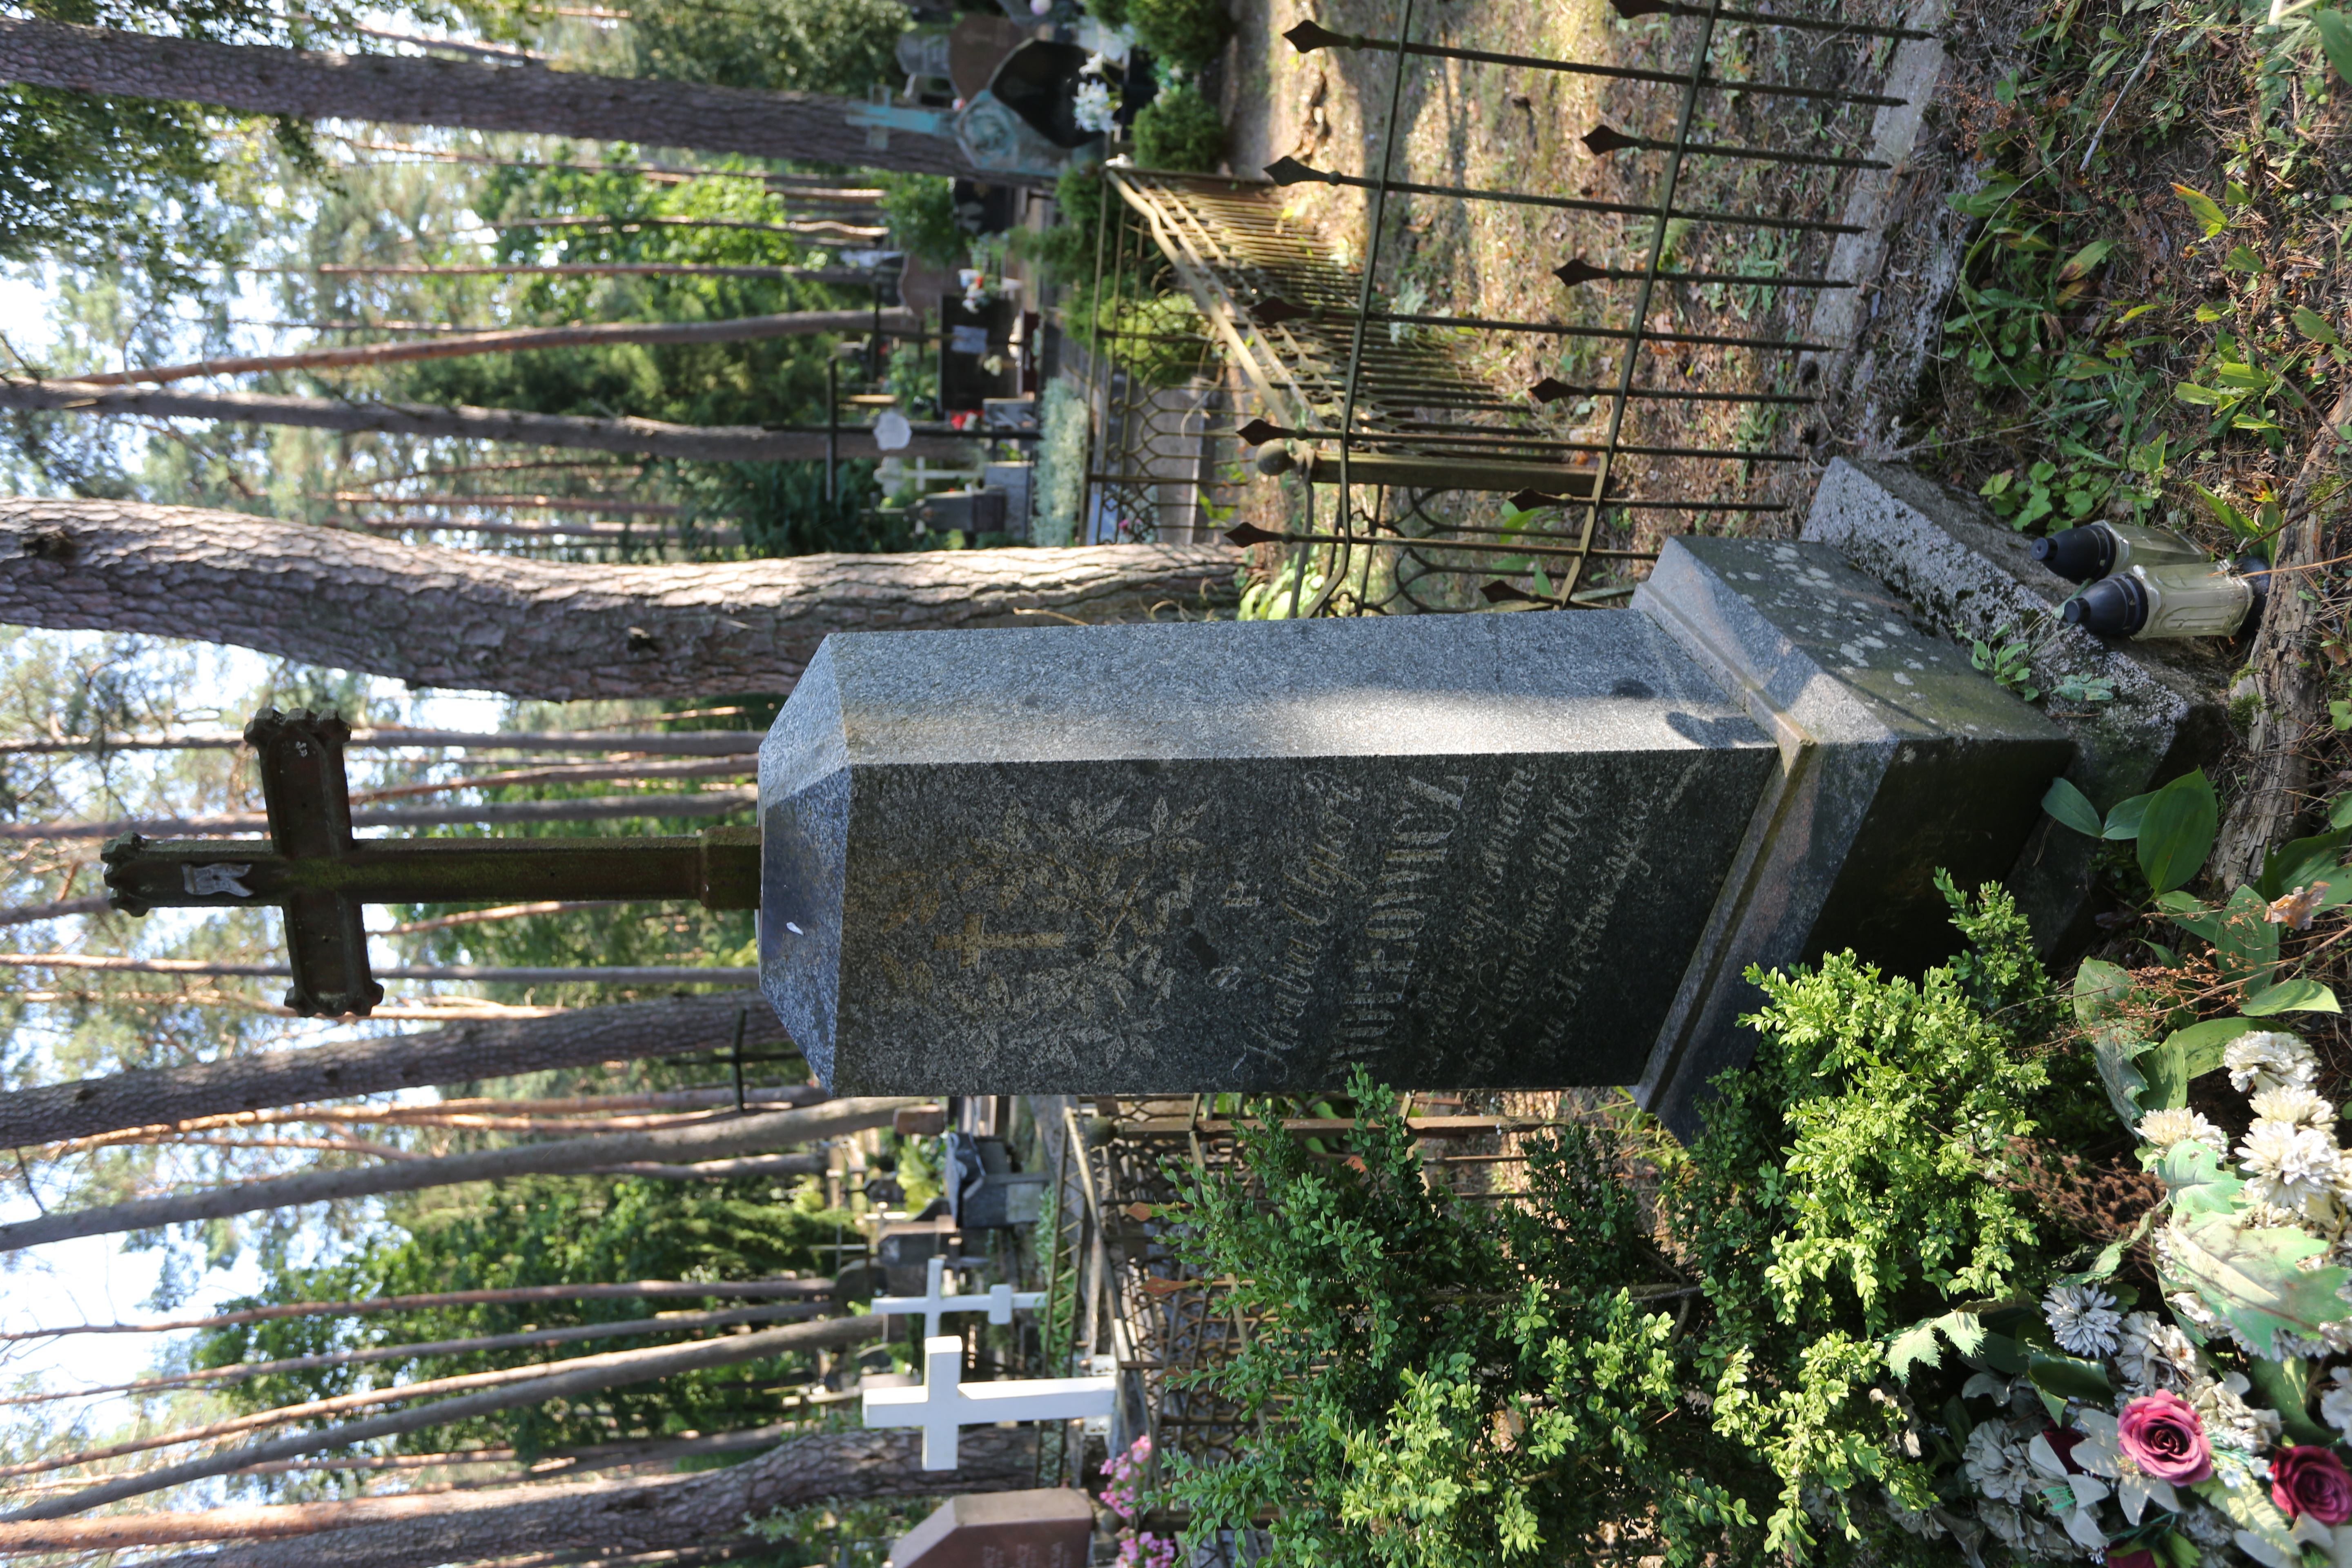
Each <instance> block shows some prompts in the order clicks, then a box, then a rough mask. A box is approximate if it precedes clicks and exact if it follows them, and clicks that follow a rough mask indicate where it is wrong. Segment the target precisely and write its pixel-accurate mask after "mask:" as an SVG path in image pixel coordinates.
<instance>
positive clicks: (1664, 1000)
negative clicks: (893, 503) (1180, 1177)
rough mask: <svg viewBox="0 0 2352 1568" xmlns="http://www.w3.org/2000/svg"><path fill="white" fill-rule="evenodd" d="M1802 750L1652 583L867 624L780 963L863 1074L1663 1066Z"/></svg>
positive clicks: (836, 1047)
mask: <svg viewBox="0 0 2352 1568" xmlns="http://www.w3.org/2000/svg"><path fill="white" fill-rule="evenodd" d="M1778 763H1779V756H1778V752H1776V750H1775V749H1774V747H1773V746H1772V744H1771V743H1770V742H1769V741H1768V740H1767V739H1766V737H1765V736H1764V734H1763V732H1762V731H1759V729H1758V728H1757V727H1756V726H1755V725H1754V724H1753V723H1752V722H1751V721H1749V720H1748V718H1747V717H1746V716H1745V715H1744V714H1743V713H1742V712H1741V711H1740V710H1738V707H1736V706H1735V705H1733V704H1732V703H1731V702H1729V701H1728V700H1727V699H1726V697H1725V696H1724V694H1723V692H1722V690H1721V689H1719V688H1718V687H1717V685H1716V683H1715V682H1714V681H1712V680H1710V679H1708V678H1707V677H1706V675H1705V674H1703V673H1702V672H1701V671H1700V669H1699V668H1698V667H1697V666H1696V664H1694V663H1693V662H1692V661H1691V659H1690V658H1689V657H1688V656H1686V655H1685V654H1684V653H1683V652H1682V651H1681V649H1680V648H1679V647H1676V646H1675V643H1674V642H1673V641H1671V640H1670V639H1669V638H1668V637H1666V636H1665V635H1664V633H1662V632H1661V631H1660V630H1659V629H1658V627H1657V626H1656V625H1655V624H1654V622H1652V621H1651V620H1650V619H1649V618H1648V617H1647V616H1641V615H1636V614H1633V613H1632V612H1594V613H1584V614H1577V615H1487V616H1421V617H1406V618H1400V619H1394V620H1334V621H1312V622H1304V623H1273V624H1234V623H1223V624H1217V625H1210V626H1199V625H1192V626H1102V627H1067V628H1060V627H1057V628H1044V629H1037V630H1025V629H1024V630H1020V631H989V632H967V633H920V634H892V633H877V634H863V635H853V636H843V637H833V638H830V639H828V640H827V642H826V643H825V645H824V648H823V649H822V650H821V651H820V653H819V654H818V657H817V658H816V659H815V661H814V662H813V663H812V665H811V666H810V668H809V670H808V673H807V674H806V676H804V677H803V679H802V682H801V684H800V686H799V687H798V689H796V690H795V691H794V693H793V699H792V700H791V702H790V703H789V704H788V705H787V706H786V708H785V710H784V714H783V716H782V718H781V719H780V720H779V721H778V722H777V725H776V728H775V730H774V731H773V732H772V735H771V737H770V740H769V742H768V745H767V747H766V749H765V750H764V751H763V752H762V755H761V797H762V809H763V826H764V829H765V843H766V849H765V857H766V860H765V878H766V886H765V889H764V900H765V901H764V907H763V909H762V911H761V975H762V984H763V985H764V986H765V989H766V991H767V994H768V995H769V997H770V999H771V1000H772V1002H773V1004H774V1005H775V1006H776V1008H777V1011H778V1012H779V1014H780V1015H782V1018H783V1020H784V1023H785V1025H786V1026H787V1027H788V1028H789V1029H790V1030H791V1031H792V1033H793V1037H794V1038H795V1040H796V1041H798V1043H799V1044H800V1046H801V1047H802V1049H803V1052H804V1053H805V1054H806V1055H807V1056H808V1058H809V1059H810V1061H811V1062H812V1064H813V1065H814V1066H815V1067H816V1068H817V1069H818V1071H819V1072H820V1073H821V1074H822V1075H823V1076H824V1078H825V1079H826V1081H827V1082H828V1083H829V1084H830V1085H831V1086H832V1087H833V1088H834V1089H836V1090H838V1091H843V1092H877V1091H892V1092H897V1091H905V1092H922V1093H934V1092H941V1093H957V1092H962V1093H1010V1092H1017V1091H1039V1092H1055V1091H1061V1092H1074V1093H1094V1092H1114V1091H1118V1092H1152V1091H1176V1090H1202V1091H1210V1090H1235V1089H1273V1088H1285V1089H1306V1088H1315V1087H1328V1086H1334V1085H1338V1084H1339V1083H1342V1082H1344V1081H1345V1079H1346V1077H1347V1074H1348V1072H1349V1068H1350V1067H1351V1066H1352V1065H1353V1064H1356V1063H1359V1062H1360V1063H1363V1064H1365V1065H1367V1066H1369V1067H1370V1068H1372V1069H1373V1070H1374V1071H1375V1072H1376V1073H1377V1074H1379V1075H1380V1076H1381V1078H1382V1079H1385V1080H1387V1081H1389V1082H1391V1083H1394V1084H1396V1085H1398V1086H1399V1087H1409V1086H1440V1085H1444V1086H1455V1085H1462V1084H1479V1085H1494V1086H1498V1087H1507V1086H1512V1085H1565V1084H1579V1083H1582V1084H1617V1083H1627V1082H1632V1081H1633V1080H1634V1079H1637V1078H1639V1077H1640V1075H1641V1072H1642V1069H1643V1062H1644V1060H1645V1058H1646V1057H1647V1055H1648V1053H1649V1051H1650V1049H1651V1046H1652V1043H1653V1041H1654V1037H1656V1035H1657V1032H1658V1028H1659V1026H1660V1024H1661V1022H1662V1020H1663V1019H1664V1016H1665V1014H1666V1012H1667V1010H1668V1008H1669V1007H1670V1005H1672V1003H1673V1000H1674V996H1675V990H1676V987H1677V985H1678V984H1679V983H1680V982H1681V979H1682V976H1683V973H1684V969H1685V964H1686V963H1687V961H1688V958H1689V955H1690V953H1691V952H1692V950H1693V948H1694V946H1695V945H1696V943H1697V942H1698V940H1699V935H1700V930H1701V927H1702V926H1703V925H1704V924H1705V922H1706V918H1707V914H1708V910H1709V909H1710V908H1711V906H1712V904H1713V902H1714V900H1715V898H1716V893H1717V887H1718V885H1719V884H1720V883H1721V881H1722V879H1723V875H1724V871H1725V868H1726V867H1727V865H1728V864H1729V863H1730V861H1731V859H1732V858H1733V855H1734V853H1735V851H1736V849H1737V848H1738V845H1739V842H1740V839H1741V837H1742V835H1743V834H1744V833H1745V832H1746V831H1747V830H1748V824H1749V818H1750V816H1751V814H1752V812H1753V809H1754V806H1755V803H1756V801H1757V800H1758V798H1759V795H1761V793H1762V792H1763V790H1764V787H1765V785H1766V783H1767V780H1768V778H1769V776H1770V775H1771V774H1772V773H1773V771H1774V770H1775V769H1776V767H1777V766H1778Z"/></svg>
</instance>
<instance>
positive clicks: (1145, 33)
mask: <svg viewBox="0 0 2352 1568" xmlns="http://www.w3.org/2000/svg"><path fill="white" fill-rule="evenodd" d="M1125 8H1126V11H1127V21H1128V26H1129V29H1130V30H1131V31H1132V32H1133V33H1134V35H1135V41H1136V42H1137V43H1139V44H1140V45H1142V46H1143V48H1144V51H1145V52H1146V53H1148V54H1150V56H1151V58H1153V59H1155V60H1158V61H1160V62H1161V63H1162V64H1165V65H1172V66H1175V67H1177V68H1179V69H1181V70H1187V71H1197V70H1202V69H1205V68H1207V66H1208V64H1209V62H1210V61H1212V60H1213V59H1215V58H1217V56H1218V54H1219V52H1220V51H1222V50H1223V48H1224V47H1225V40H1226V39H1227V38H1228V37H1232V36H1233V30H1234V20H1233V17H1232V16H1229V15H1227V14H1226V11H1225V4H1224V0H1125Z"/></svg>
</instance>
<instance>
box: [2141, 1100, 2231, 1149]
mask: <svg viewBox="0 0 2352 1568" xmlns="http://www.w3.org/2000/svg"><path fill="white" fill-rule="evenodd" d="M2137 1131H2138V1132H2139V1135H2140V1136H2141V1137H2143V1138H2145V1139H2147V1141H2148V1142H2151V1143H2153V1144H2155V1145H2156V1147H2157V1149H2158V1151H2159V1152H2161V1151H2163V1150H2166V1149H2169V1148H2171V1147H2172V1146H2173V1145H2174V1144H2175V1143H2179V1142H2192V1143H2202V1144H2204V1145H2205V1146H2206V1147H2207V1148H2209V1149H2210V1150H2212V1151H2214V1152H2216V1153H2219V1152H2221V1150H2223V1149H2226V1148H2228V1147H2229V1146H2230V1139H2229V1135H2228V1134H2227V1133H2225V1132H2223V1131H2221V1129H2220V1128H2219V1127H2216V1126H2214V1125H2213V1124H2212V1123H2211V1122H2210V1121H2206V1120H2205V1118H2203V1117H2202V1116H2200V1115H2199V1114H2198V1113H2197V1112H2195V1111H2193V1110H2151V1111H2149V1112H2148V1113H2147V1115H2146V1116H2143V1117H2141V1118H2140V1119H2139V1127H2138V1129H2137Z"/></svg>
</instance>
